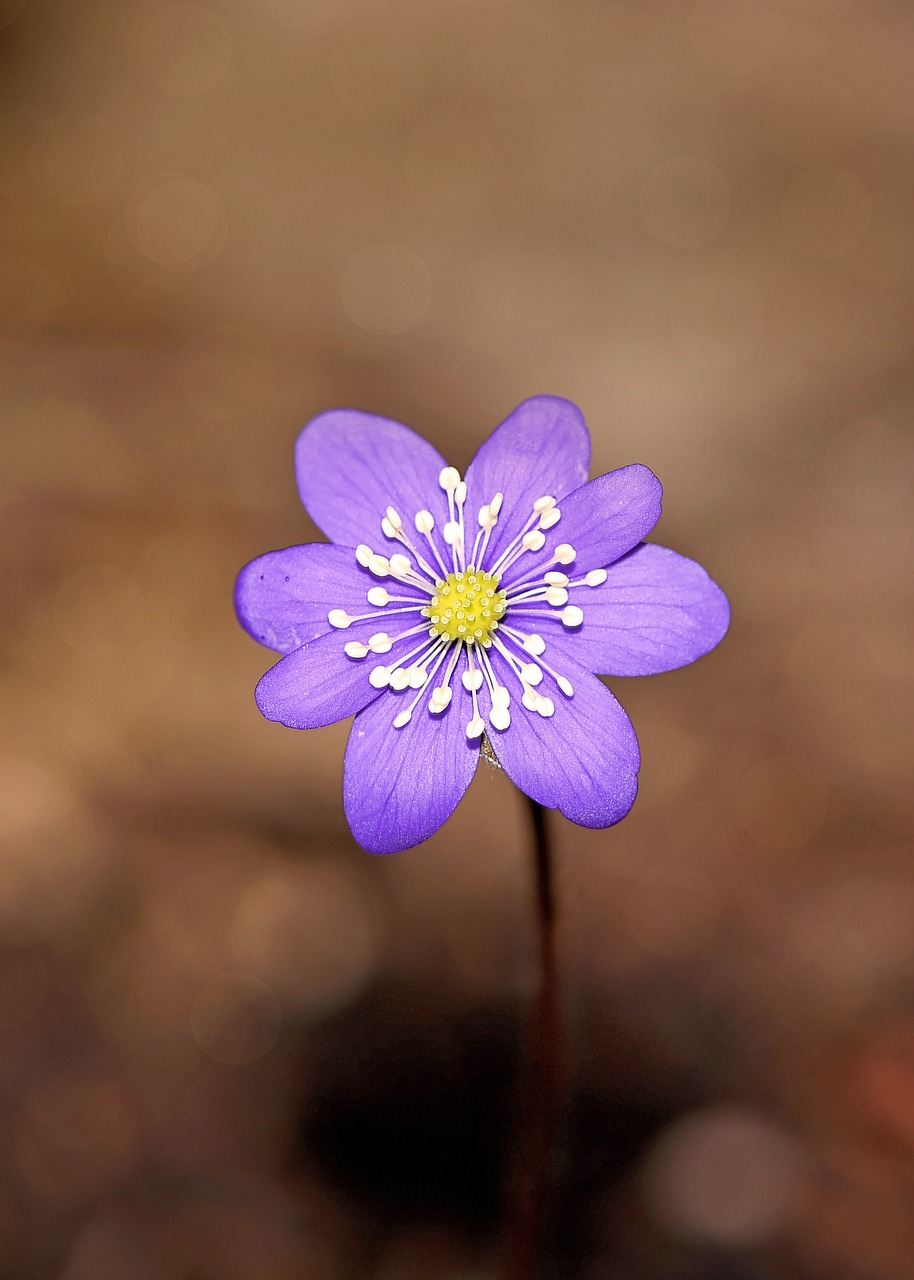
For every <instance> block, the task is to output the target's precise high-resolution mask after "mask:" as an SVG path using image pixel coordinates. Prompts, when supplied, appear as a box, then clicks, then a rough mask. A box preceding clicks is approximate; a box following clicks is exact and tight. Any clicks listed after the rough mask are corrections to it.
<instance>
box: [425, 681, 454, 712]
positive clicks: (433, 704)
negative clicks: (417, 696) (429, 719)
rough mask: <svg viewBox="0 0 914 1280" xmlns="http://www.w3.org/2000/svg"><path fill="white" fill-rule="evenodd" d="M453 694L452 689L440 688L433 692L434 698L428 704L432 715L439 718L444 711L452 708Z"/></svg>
mask: <svg viewBox="0 0 914 1280" xmlns="http://www.w3.org/2000/svg"><path fill="white" fill-rule="evenodd" d="M453 692H454V691H453V689H451V688H450V687H448V688H447V689H445V688H442V687H439V688H437V689H433V690H432V696H431V699H430V701H429V704H428V709H429V711H431V713H432V715H435V716H439V715H441V712H442V711H446V710H447V708H448V707H449V706H450V702H451V698H452V696H453Z"/></svg>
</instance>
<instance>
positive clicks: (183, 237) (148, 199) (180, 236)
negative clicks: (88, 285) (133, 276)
mask: <svg viewBox="0 0 914 1280" xmlns="http://www.w3.org/2000/svg"><path fill="white" fill-rule="evenodd" d="M127 225H128V230H129V231H130V232H131V233H132V235H133V236H134V238H135V240H136V244H137V247H138V248H139V249H140V251H141V252H142V253H144V254H145V255H146V257H147V258H150V259H151V260H152V261H153V262H155V263H156V264H157V265H158V266H160V267H166V268H167V269H168V270H170V271H196V270H198V269H199V268H200V267H204V266H206V264H207V263H209V262H212V261H213V259H214V258H216V257H218V255H219V254H220V253H221V252H222V250H223V248H224V247H225V242H226V239H227V237H228V218H227V216H226V212H225V209H224V208H223V206H222V203H221V202H220V200H219V199H218V197H217V196H216V195H215V193H214V192H212V191H211V190H210V188H209V187H207V186H205V185H204V184H203V183H202V182H199V181H198V180H197V179H196V178H188V177H184V176H182V175H180V174H172V173H160V174H156V175H154V176H153V177H152V178H149V179H147V180H146V182H144V183H141V184H140V186H139V187H138V188H137V190H136V191H135V192H134V194H133V196H132V197H131V199H130V202H129V204H128V207H127Z"/></svg>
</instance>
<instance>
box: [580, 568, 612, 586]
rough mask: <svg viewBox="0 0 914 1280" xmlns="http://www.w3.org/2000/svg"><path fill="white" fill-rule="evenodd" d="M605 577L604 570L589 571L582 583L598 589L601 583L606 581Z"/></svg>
mask: <svg viewBox="0 0 914 1280" xmlns="http://www.w3.org/2000/svg"><path fill="white" fill-rule="evenodd" d="M607 577H608V574H607V572H606V570H605V569H591V571H590V573H588V574H587V575H586V576H585V578H584V581H585V582H586V583H587V585H588V587H598V586H599V585H600V583H601V582H605V581H606V579H607Z"/></svg>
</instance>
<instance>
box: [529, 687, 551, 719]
mask: <svg viewBox="0 0 914 1280" xmlns="http://www.w3.org/2000/svg"><path fill="white" fill-rule="evenodd" d="M533 696H534V698H536V710H537V712H538V714H539V715H541V716H543V717H544V719H546V720H548V719H549V717H550V716H551V715H553V714H554V713H555V703H554V702H553V701H552V699H551V698H547V697H545V696H544V695H543V694H541V693H535V694H534V695H533Z"/></svg>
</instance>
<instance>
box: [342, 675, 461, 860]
mask: <svg viewBox="0 0 914 1280" xmlns="http://www.w3.org/2000/svg"><path fill="white" fill-rule="evenodd" d="M464 666H465V659H463V658H461V660H460V662H459V663H458V669H457V671H456V672H455V673H454V678H453V680H452V682H451V683H452V685H453V686H454V695H453V701H452V702H451V705H450V706H449V707H448V708H447V710H446V711H444V712H442V713H441V714H440V715H432V714H431V712H430V711H429V710H428V692H426V694H425V695H424V696H423V698H422V700H421V701H420V703H419V705H418V706H417V707H416V709H415V710H414V712H413V716H412V719H411V720H410V721H409V723H408V724H406V725H404V726H403V728H401V729H395V728H394V726H393V721H394V718H395V717H396V715H397V713H398V711H400V710H403V709H404V708H406V707H408V706H409V703H410V701H411V700H412V698H413V697H414V696H415V695H414V694H413V693H412V691H411V690H408V689H407V690H405V691H404V692H403V693H402V694H400V695H398V696H396V697H394V696H392V695H391V694H389V693H387V694H385V695H383V696H382V697H380V698H378V699H377V701H376V702H373V703H371V705H370V706H368V707H366V708H365V709H364V710H363V711H361V712H360V713H359V715H357V716H356V719H355V723H354V724H353V726H352V732H351V734H350V735H349V745H348V746H347V748H346V763H345V767H344V773H343V802H344V805H345V808H346V816H347V818H348V819H349V825H350V827H351V828H352V834H353V835H354V836H355V838H356V840H358V842H359V844H360V845H361V846H362V848H363V849H367V850H368V852H369V853H397V852H399V851H400V850H401V849H410V848H412V846H413V845H416V844H419V843H421V841H423V840H427V839H428V837H429V836H430V835H433V834H434V833H435V832H436V831H437V830H438V828H439V827H440V826H442V825H443V824H444V823H445V822H446V821H447V820H448V818H449V817H450V816H451V814H452V813H453V812H454V809H455V808H456V807H457V804H458V803H459V801H460V799H461V798H462V796H463V794H464V792H465V791H466V789H467V787H468V786H469V785H470V782H471V781H472V778H473V774H474V773H475V771H476V765H477V763H478V761H479V741H478V740H476V741H472V740H470V739H469V738H467V735H466V726H467V722H468V721H469V718H470V716H469V712H468V711H467V707H466V706H465V705H464V704H465V703H467V702H468V701H469V699H468V698H466V696H465V694H464V692H463V689H462V688H461V687H460V672H461V671H462V670H463V669H464Z"/></svg>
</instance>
